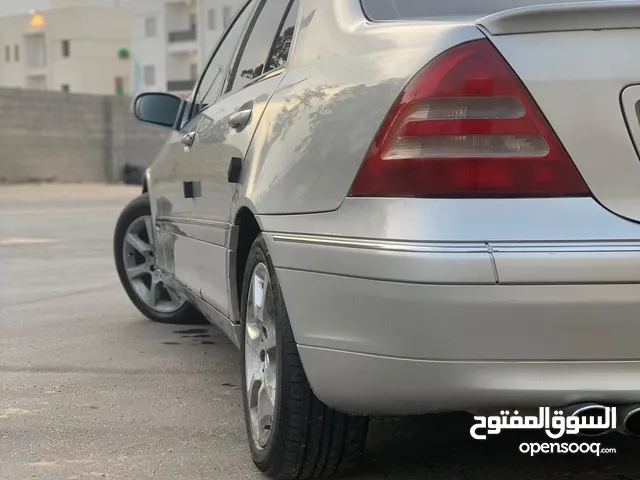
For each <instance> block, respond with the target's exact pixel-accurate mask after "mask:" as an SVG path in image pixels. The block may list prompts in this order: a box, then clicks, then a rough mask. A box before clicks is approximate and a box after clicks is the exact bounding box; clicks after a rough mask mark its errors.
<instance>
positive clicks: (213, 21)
mask: <svg viewBox="0 0 640 480" xmlns="http://www.w3.org/2000/svg"><path fill="white" fill-rule="evenodd" d="M216 14H217V12H216V9H215V8H210V9H209V11H208V12H207V24H208V27H209V30H215V29H216V28H218V25H217V23H218V22H217V20H218V19H217V18H216V17H217V15H216Z"/></svg>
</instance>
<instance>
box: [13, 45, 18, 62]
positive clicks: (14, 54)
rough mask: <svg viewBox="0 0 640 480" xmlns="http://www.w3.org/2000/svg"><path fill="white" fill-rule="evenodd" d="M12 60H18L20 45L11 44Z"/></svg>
mask: <svg viewBox="0 0 640 480" xmlns="http://www.w3.org/2000/svg"><path fill="white" fill-rule="evenodd" d="M13 61H14V62H19V61H20V45H14V46H13Z"/></svg>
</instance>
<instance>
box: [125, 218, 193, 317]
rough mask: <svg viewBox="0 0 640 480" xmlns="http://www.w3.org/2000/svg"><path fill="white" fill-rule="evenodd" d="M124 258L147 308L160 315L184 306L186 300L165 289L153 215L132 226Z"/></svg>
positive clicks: (132, 283)
mask: <svg viewBox="0 0 640 480" xmlns="http://www.w3.org/2000/svg"><path fill="white" fill-rule="evenodd" d="M122 255H123V259H124V267H125V271H126V273H127V278H128V280H129V282H130V283H131V286H132V287H133V289H134V291H135V292H136V294H137V295H138V297H139V298H140V300H142V301H143V302H144V303H145V304H146V305H147V306H149V307H150V308H152V309H153V310H155V311H157V312H161V313H173V312H175V311H177V310H179V309H180V308H181V307H182V306H183V305H184V303H185V300H183V299H181V298H180V297H179V296H178V295H177V294H176V293H175V292H174V291H173V289H171V288H169V287H167V286H165V285H164V283H163V282H162V279H161V278H160V274H159V271H158V268H157V254H156V248H155V244H154V236H153V221H152V219H151V217H150V216H148V215H146V216H141V217H138V218H136V219H135V220H134V221H133V222H132V223H131V225H129V227H128V228H127V231H126V233H125V236H124V245H123V248H122Z"/></svg>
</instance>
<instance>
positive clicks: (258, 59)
mask: <svg viewBox="0 0 640 480" xmlns="http://www.w3.org/2000/svg"><path fill="white" fill-rule="evenodd" d="M297 11H298V0H261V2H260V4H259V5H258V6H257V9H256V14H255V16H254V18H253V19H252V21H251V23H250V25H249V28H248V29H247V32H246V34H245V36H244V39H243V41H242V43H241V44H240V46H239V49H238V53H237V55H236V59H235V62H234V66H233V68H232V69H231V70H230V75H229V77H228V81H227V84H226V86H225V88H224V94H223V96H222V97H221V98H220V99H219V100H218V101H217V102H216V103H215V104H213V105H211V106H209V107H208V108H206V109H205V110H204V111H203V112H202V113H201V114H200V115H199V116H198V118H197V119H195V121H194V123H193V127H195V129H194V130H192V132H190V133H191V134H193V135H194V138H195V140H194V145H193V148H192V149H191V152H190V155H191V156H192V158H190V163H191V164H192V165H193V166H194V168H196V169H197V175H196V176H197V182H198V184H197V189H198V197H197V198H196V199H195V208H196V215H195V218H194V221H193V224H192V228H193V236H194V238H195V239H197V240H199V242H198V244H197V245H196V246H195V253H196V255H197V256H198V258H199V259H200V261H199V262H198V264H197V270H198V276H199V281H200V289H201V296H202V298H203V300H205V301H206V302H207V303H209V304H210V305H211V306H213V307H214V308H216V309H217V310H218V311H219V312H221V313H223V314H224V315H226V316H228V315H229V305H230V297H229V281H228V278H229V276H228V272H229V265H228V262H229V242H230V232H231V223H232V220H231V218H230V214H231V206H232V203H233V196H234V192H235V191H236V183H235V182H236V181H237V179H238V178H237V175H239V171H240V169H241V167H242V163H243V159H244V156H245V155H246V153H247V150H248V149H249V145H250V143H251V140H252V138H253V135H254V133H255V130H256V127H257V125H258V122H259V121H260V119H261V117H262V114H263V112H264V110H265V107H266V105H267V103H268V101H269V99H270V97H271V94H272V93H273V91H274V90H275V88H276V87H277V85H278V83H279V82H280V81H281V73H282V72H283V69H282V67H283V65H284V64H283V62H282V57H283V51H282V48H280V49H279V50H276V51H275V52H274V48H273V47H274V46H277V45H279V43H278V41H277V40H276V39H279V38H280V37H281V35H282V34H284V35H285V36H286V35H291V36H292V35H293V33H292V32H293V29H292V28H290V25H291V24H293V25H295V22H296V19H297ZM284 32H286V33H284ZM289 46H290V42H289ZM194 173H195V172H194ZM234 176H235V178H234ZM194 178H195V177H194Z"/></svg>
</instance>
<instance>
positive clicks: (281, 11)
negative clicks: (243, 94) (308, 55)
mask: <svg viewBox="0 0 640 480" xmlns="http://www.w3.org/2000/svg"><path fill="white" fill-rule="evenodd" d="M294 3H295V4H296V5H297V0H296V1H292V0H266V2H263V4H262V7H261V9H260V11H259V12H258V16H257V18H255V19H254V23H253V26H252V27H251V29H250V32H249V33H248V37H247V38H246V39H245V41H244V45H243V47H242V49H241V50H240V53H239V55H238V59H237V60H236V65H235V70H234V72H235V73H234V75H233V79H232V81H231V82H230V84H229V87H228V90H227V91H229V92H237V91H238V90H241V89H243V88H244V87H246V86H247V85H248V84H250V83H251V82H252V81H253V80H255V79H256V78H258V77H260V76H262V75H264V74H265V73H267V72H269V71H271V70H273V69H274V68H278V66H280V63H282V64H283V65H284V62H286V58H287V56H288V54H289V52H288V50H287V49H286V46H287V42H286V38H284V39H283V40H282V42H281V43H282V48H281V53H280V54H281V56H282V57H283V59H282V58H281V59H274V60H270V58H273V56H271V55H270V54H271V50H272V46H274V41H275V42H276V44H277V43H278V41H277V40H275V39H276V36H278V39H280V36H282V33H281V28H282V26H283V23H286V22H287V21H289V16H290V14H291V11H292V10H293V8H292V5H293V4H294ZM296 12H297V9H296ZM295 19H296V17H295V16H294V18H293V22H294V24H295ZM285 36H286V34H285ZM291 36H292V38H293V30H291ZM288 45H289V48H290V47H291V43H290V42H289V43H288ZM285 51H286V54H285Z"/></svg>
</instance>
